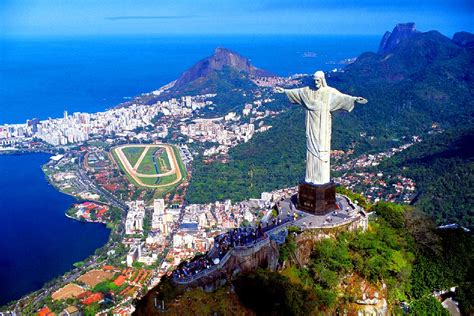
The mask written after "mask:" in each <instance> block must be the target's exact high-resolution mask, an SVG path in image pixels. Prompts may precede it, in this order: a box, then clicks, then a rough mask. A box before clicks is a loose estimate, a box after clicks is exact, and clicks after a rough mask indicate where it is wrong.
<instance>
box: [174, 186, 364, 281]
mask: <svg viewBox="0 0 474 316" xmlns="http://www.w3.org/2000/svg"><path fill="white" fill-rule="evenodd" d="M295 200H296V196H293V197H291V198H287V199H282V200H280V201H278V202H277V203H276V204H275V205H274V208H273V209H274V210H275V211H276V215H277V216H274V215H275V212H268V213H267V216H265V217H264V218H262V220H261V221H260V223H259V225H258V226H252V227H251V226H249V227H241V228H235V229H231V230H229V231H228V232H226V233H224V234H221V235H218V236H216V237H215V238H214V245H213V247H212V248H211V250H209V251H208V252H207V253H206V254H205V255H203V256H199V257H195V258H194V259H193V260H191V261H189V262H185V263H182V264H181V265H180V266H179V267H178V268H177V269H176V270H175V271H173V274H172V280H173V282H174V283H175V284H177V285H182V286H202V287H204V288H205V287H206V286H208V285H209V284H214V283H215V282H216V281H219V280H220V281H224V282H225V280H226V279H227V278H228V277H229V276H234V275H236V274H237V273H239V272H243V271H247V270H253V269H256V268H258V267H262V268H268V269H270V270H275V269H276V268H277V265H278V245H282V244H284V243H285V241H286V237H287V236H288V227H290V226H293V227H298V228H299V229H300V230H301V231H305V230H318V229H319V230H321V231H323V232H324V231H325V230H326V229H332V228H336V227H346V229H347V230H356V229H360V230H366V229H367V226H368V216H367V213H366V212H365V211H364V209H363V208H362V207H360V206H358V205H357V204H356V203H353V202H352V201H351V200H350V199H349V198H348V197H346V196H344V195H340V194H337V195H336V209H335V210H334V211H332V212H330V213H328V214H325V215H314V214H309V213H307V212H303V211H300V210H298V209H297V207H296V205H297V204H296V203H295Z"/></svg>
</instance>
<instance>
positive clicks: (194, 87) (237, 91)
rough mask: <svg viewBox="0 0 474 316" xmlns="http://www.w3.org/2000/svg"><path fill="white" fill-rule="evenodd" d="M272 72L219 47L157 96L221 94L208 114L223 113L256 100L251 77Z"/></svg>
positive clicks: (166, 97)
mask: <svg viewBox="0 0 474 316" xmlns="http://www.w3.org/2000/svg"><path fill="white" fill-rule="evenodd" d="M271 75H272V74H271V73H270V72H268V71H265V70H262V69H259V68H257V67H255V66H253V65H252V64H251V63H250V60H249V59H248V58H246V57H243V56H242V55H240V54H238V53H236V52H234V51H231V50H229V49H226V48H216V49H215V50H214V54H213V55H212V56H209V57H206V58H204V59H202V60H200V61H199V62H197V63H196V64H195V65H194V66H192V67H191V68H189V69H188V70H186V71H185V72H183V73H182V74H181V76H180V77H179V78H178V79H177V80H176V82H175V84H174V85H173V86H172V87H171V88H170V89H169V90H167V91H165V92H164V93H163V94H162V95H160V96H159V97H157V98H156V99H161V100H165V99H169V98H172V97H174V98H176V97H181V96H184V95H198V94H208V93H212V94H214V93H215V94H217V96H216V97H215V98H214V100H213V101H214V103H215V104H216V106H215V108H214V109H213V110H212V111H209V112H207V114H208V115H209V116H219V115H222V114H225V113H228V112H229V111H233V110H239V109H240V108H241V107H243V105H244V104H245V103H247V102H251V101H253V100H252V99H251V95H250V94H248V93H247V92H249V91H251V90H252V89H254V88H256V86H255V84H254V83H253V82H252V81H251V80H250V78H251V77H253V76H257V77H266V76H271ZM153 101H154V100H151V101H150V102H149V103H151V102H153Z"/></svg>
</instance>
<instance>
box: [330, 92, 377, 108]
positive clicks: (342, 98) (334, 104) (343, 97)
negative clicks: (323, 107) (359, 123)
mask: <svg viewBox="0 0 474 316" xmlns="http://www.w3.org/2000/svg"><path fill="white" fill-rule="evenodd" d="M354 102H357V103H360V104H365V103H367V102H368V101H367V100H366V99H364V98H362V97H353V96H351V95H348V94H344V93H341V92H339V91H337V90H336V89H334V90H333V93H332V95H331V111H338V110H345V111H348V112H350V111H352V110H353V109H354Z"/></svg>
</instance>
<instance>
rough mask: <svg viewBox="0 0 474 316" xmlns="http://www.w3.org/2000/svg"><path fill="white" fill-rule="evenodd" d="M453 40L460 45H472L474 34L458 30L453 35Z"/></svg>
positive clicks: (473, 43) (473, 44)
mask: <svg viewBox="0 0 474 316" xmlns="http://www.w3.org/2000/svg"><path fill="white" fill-rule="evenodd" d="M453 42H454V43H456V44H458V45H459V46H462V47H474V34H472V33H469V32H458V33H456V34H454V36H453Z"/></svg>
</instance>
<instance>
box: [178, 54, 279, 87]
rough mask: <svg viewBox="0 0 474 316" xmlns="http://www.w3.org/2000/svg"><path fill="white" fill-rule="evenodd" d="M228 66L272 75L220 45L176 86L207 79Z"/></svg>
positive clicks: (260, 74) (244, 71)
mask: <svg viewBox="0 0 474 316" xmlns="http://www.w3.org/2000/svg"><path fill="white" fill-rule="evenodd" d="M226 67H228V68H230V69H232V70H235V71H238V72H242V73H244V74H247V75H251V76H258V77H262V76H270V75H271V74H270V73H269V72H267V71H265V70H262V69H258V68H257V67H255V66H253V65H252V64H251V63H250V60H249V59H248V58H245V57H243V56H242V55H240V54H238V53H236V52H234V51H231V50H230V49H227V48H222V47H219V48H216V49H215V50H214V54H213V55H212V56H209V57H206V58H204V59H202V60H200V61H199V62H197V63H196V64H195V65H194V66H192V67H191V68H189V69H188V70H186V71H185V72H183V73H182V74H181V76H180V77H179V78H178V80H177V81H176V84H175V86H174V87H175V88H176V89H180V88H183V87H185V86H186V85H189V84H192V83H193V82H195V81H196V80H201V81H203V80H204V81H205V80H206V79H208V78H209V77H210V76H212V75H213V74H214V73H216V72H220V71H222V70H224V69H225V68H226Z"/></svg>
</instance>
